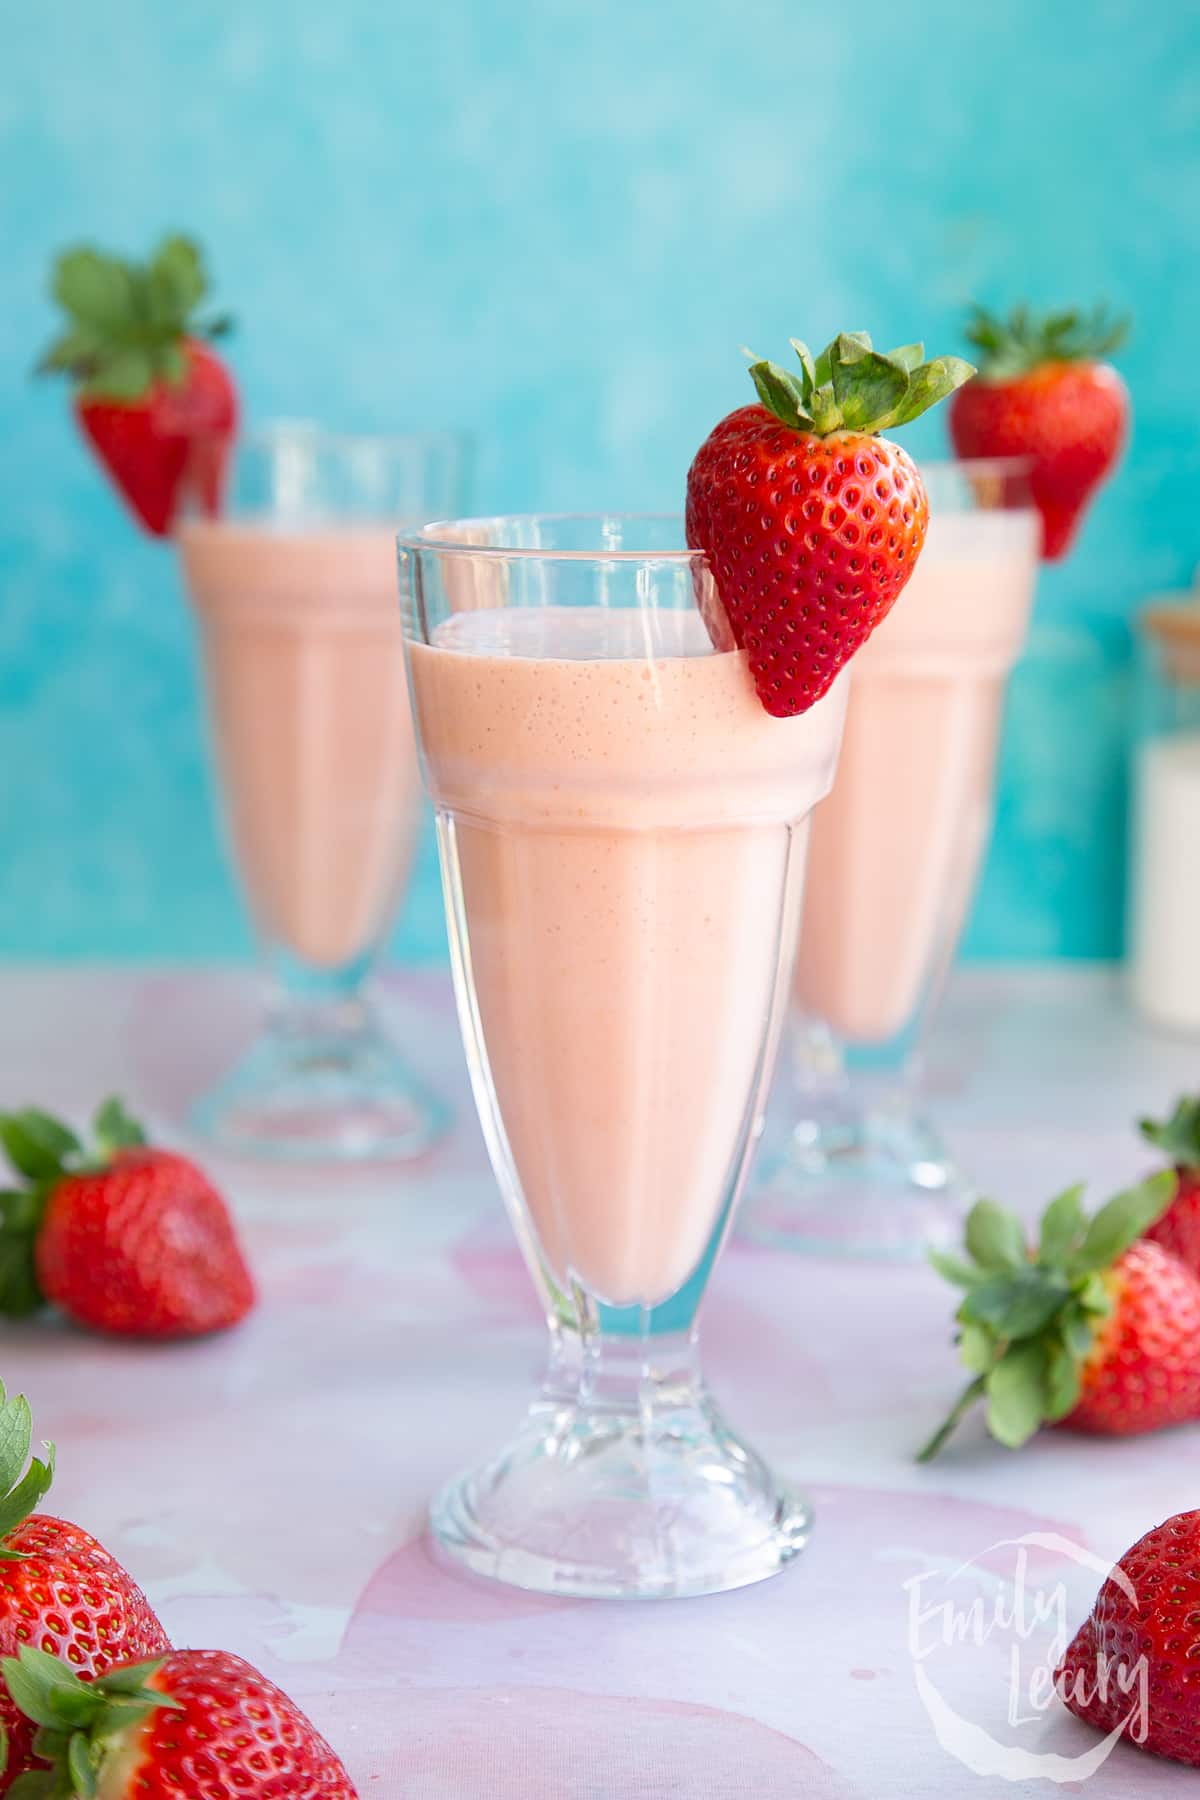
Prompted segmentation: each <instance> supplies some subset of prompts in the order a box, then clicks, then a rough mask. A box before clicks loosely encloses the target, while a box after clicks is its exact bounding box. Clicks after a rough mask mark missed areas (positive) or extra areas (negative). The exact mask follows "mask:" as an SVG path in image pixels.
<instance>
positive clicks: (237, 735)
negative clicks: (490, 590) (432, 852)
mask: <svg viewBox="0 0 1200 1800" xmlns="http://www.w3.org/2000/svg"><path fill="white" fill-rule="evenodd" d="M462 450H463V446H462V445H461V443H460V442H459V441H458V439H457V438H455V437H454V436H453V435H446V434H439V433H435V434H432V435H428V436H425V435H422V436H409V437H354V436H350V437H346V436H339V435H334V434H331V433H328V432H324V431H321V430H319V429H317V428H316V427H314V426H311V425H303V424H298V425H290V424H282V425H277V426H274V427H272V428H270V429H268V430H266V431H264V432H261V433H258V434H254V435H251V436H249V437H246V438H244V439H241V440H240V441H239V442H238V444H237V445H236V447H235V453H234V455H233V458H232V460H231V463H230V467H229V473H228V481H227V484H226V491H225V493H224V494H223V495H222V496H221V505H220V509H219V516H217V517H213V516H212V512H213V508H212V500H213V496H212V494H211V491H210V490H209V488H208V487H207V485H205V484H203V483H202V484H201V487H200V489H199V492H198V493H197V494H195V495H193V496H191V499H192V505H191V508H190V512H189V513H185V516H184V519H183V521H182V522H181V524H180V525H179V526H178V529H177V543H178V548H179V555H180V561H181V564H182V570H183V576H184V580H185V583H186V586H187V589H188V594H189V596H190V599H191V602H192V606H193V608H194V610H195V613H196V618H197V621H198V623H199V627H200V641H201V646H202V649H203V655H204V671H205V677H206V686H207V689H208V702H209V721H210V728H211V738H212V744H213V752H214V756H215V758H216V764H217V776H218V786H219V788H220V791H221V796H222V800H223V803H224V804H223V811H224V815H225V821H226V826H227V830H228V835H229V839H230V845H231V849H232V851H233V860H234V863H235V866H236V869H237V874H238V877H239V879H240V882H241V885H242V888H243V891H244V893H245V896H246V901H247V905H248V907H249V910H250V913H251V916H252V918H253V922H254V927H255V935H256V936H257V938H258V941H259V944H260V947H261V949H262V951H263V953H264V960H265V961H266V962H267V964H268V966H269V968H270V972H271V977H272V981H271V989H270V997H269V1003H268V1007H267V1010H266V1014H265V1018H264V1029H263V1030H262V1032H261V1034H260V1035H259V1037H258V1038H257V1039H256V1040H255V1041H254V1042H253V1043H252V1044H251V1045H250V1047H249V1048H248V1049H247V1050H246V1051H245V1053H244V1054H243V1055H242V1057H241V1059H240V1060H239V1061H238V1062H237V1063H236V1064H235V1065H234V1066H233V1067H232V1068H231V1069H230V1071H229V1072H228V1074H226V1075H225V1076H224V1078H223V1079H222V1080H221V1081H220V1083H219V1084H218V1085H217V1086H216V1087H215V1088H214V1089H212V1090H211V1092H209V1093H208V1094H206V1095H204V1096H203V1097H202V1098H201V1099H200V1100H199V1101H197V1103H196V1105H195V1107H194V1110H193V1120H194V1123H195V1125H196V1127H197V1129H198V1130H199V1131H200V1132H201V1133H202V1134H203V1135H204V1136H206V1137H210V1138H214V1139H216V1140H217V1141H218V1142H219V1143H221V1144H222V1145H223V1146H225V1147H226V1148H228V1149H231V1150H235V1151H238V1152H240V1153H242V1154H252V1155H262V1156H286V1157H295V1158H303V1159H312V1160H316V1159H326V1158H335V1159H338V1160H362V1159H370V1158H375V1157H383V1156H386V1157H404V1156H411V1155H414V1154H417V1153H419V1152H420V1151H422V1150H423V1149H424V1148H425V1147H426V1146H427V1145H428V1144H429V1142H430V1140H431V1138H432V1137H433V1136H434V1135H435V1134H436V1132H437V1131H438V1130H440V1128H441V1126H442V1124H443V1123H444V1120H445V1116H446V1115H445V1109H444V1108H443V1107H442V1105H441V1103H440V1102H439V1101H438V1100H437V1098H436V1097H435V1096H433V1095H431V1094H429V1093H427V1092H426V1091H425V1088H424V1085H423V1083H422V1082H421V1080H420V1079H419V1077H418V1076H416V1075H414V1073H413V1072H412V1071H411V1070H410V1069H409V1068H408V1066H407V1064H406V1063H405V1061H404V1059H403V1057H402V1056H401V1055H400V1054H399V1052H398V1050H397V1048H396V1046H395V1045H394V1044H393V1043H392V1041H391V1037H390V1034H389V1033H388V1031H387V1030H386V1029H385V1027H384V1025H383V1024H382V1022H381V1021H380V1019H379V1018H378V1016H377V1014H376V1012H375V1008H374V1006H373V1004H372V1002H371V998H370V993H369V989H368V985H367V978H368V977H369V975H370V972H371V968H372V965H373V962H374V958H375V956H376V955H377V953H378V952H379V950H380V948H381V947H382V945H383V943H384V940H385V939H386V937H387V933H388V930H389V927H390V926H391V923H392V920H393V918H394V917H395V913H396V909H397V906H398V904H399V901H400V897H401V894H402V891H403V888H404V883H405V878H406V876H407V873H408V868H409V863H410V861H411V857H412V851H413V842H414V837H415V833H416V828H417V825H418V822H419V819H420V792H419V785H420V777H419V770H418V767H417V758H416V750H415V747H414V744H413V731H412V712H411V708H410V706H409V701H408V688H407V683H406V679H405V672H404V632H403V626H402V623H401V616H400V594H399V592H398V590H397V582H396V528H397V522H398V521H400V520H403V519H411V518H413V517H428V516H430V514H431V513H432V512H433V511H434V510H435V509H437V508H439V507H441V506H443V505H445V504H450V505H453V504H454V502H455V499H456V497H457V494H458V490H459V482H460V476H461V468H462ZM211 466H212V465H211V459H210V458H208V457H207V456H203V457H201V459H200V464H199V467H200V471H201V474H202V475H203V474H204V472H205V471H206V470H210V469H211Z"/></svg>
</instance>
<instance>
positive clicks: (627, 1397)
mask: <svg viewBox="0 0 1200 1800" xmlns="http://www.w3.org/2000/svg"><path fill="white" fill-rule="evenodd" d="M644 1316H645V1318H646V1320H647V1322H648V1321H649V1318H650V1314H649V1313H647V1314H645V1315H644ZM703 1394H704V1379H703V1376H702V1375H701V1372H700V1346H699V1340H698V1335H697V1332H696V1329H695V1327H694V1326H693V1327H692V1329H691V1330H690V1331H679V1332H660V1333H655V1334H653V1335H652V1334H651V1332H650V1330H649V1326H648V1323H647V1330H646V1331H645V1332H644V1333H643V1334H642V1335H640V1336H637V1337H634V1336H612V1335H610V1334H608V1333H607V1332H604V1331H601V1330H599V1329H595V1328H593V1329H588V1325H587V1322H586V1321H585V1326H584V1329H583V1330H580V1329H579V1328H578V1327H577V1326H576V1325H567V1324H565V1323H564V1322H563V1321H561V1320H557V1319H556V1320H555V1321H554V1322H553V1323H552V1324H551V1326H550V1357H549V1363H548V1366H547V1370H546V1377H545V1380H544V1382H543V1384H542V1398H543V1400H544V1401H546V1402H548V1403H549V1404H550V1405H551V1406H553V1407H554V1408H556V1409H557V1408H560V1407H564V1406H565V1407H570V1408H572V1409H574V1410H578V1411H579V1412H582V1413H586V1414H588V1415H589V1417H590V1418H591V1419H593V1420H596V1421H598V1420H602V1419H603V1418H604V1417H605V1416H608V1417H611V1419H612V1421H613V1427H614V1429H620V1428H625V1429H628V1427H629V1424H630V1422H631V1421H633V1420H636V1421H637V1422H638V1425H639V1428H640V1430H641V1433H642V1435H643V1436H644V1438H645V1439H646V1441H647V1442H649V1441H651V1440H652V1439H654V1438H656V1437H659V1436H661V1435H663V1434H664V1433H665V1432H667V1431H668V1430H669V1429H670V1423H671V1420H672V1418H673V1417H675V1416H677V1415H678V1413H679V1412H680V1411H681V1410H682V1409H684V1408H686V1409H687V1410H689V1411H691V1410H694V1408H695V1407H696V1405H697V1403H698V1402H700V1401H701V1400H702V1398H703Z"/></svg>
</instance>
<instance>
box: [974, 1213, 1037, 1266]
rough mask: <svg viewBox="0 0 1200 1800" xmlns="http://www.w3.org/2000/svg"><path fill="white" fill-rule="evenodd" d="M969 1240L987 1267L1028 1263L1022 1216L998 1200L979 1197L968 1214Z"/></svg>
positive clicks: (976, 1255) (981, 1261) (1024, 1264)
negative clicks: (1007, 1210) (999, 1204)
mask: <svg viewBox="0 0 1200 1800" xmlns="http://www.w3.org/2000/svg"><path fill="white" fill-rule="evenodd" d="M966 1243H967V1250H968V1252H969V1254H970V1255H971V1256H973V1257H974V1258H975V1261H976V1262H977V1263H978V1264H979V1265H980V1267H981V1268H984V1269H1023V1268H1025V1267H1026V1265H1027V1263H1028V1257H1027V1256H1026V1254H1025V1233H1024V1231H1023V1230H1022V1227H1021V1222H1020V1220H1019V1219H1018V1218H1017V1217H1016V1215H1015V1214H1013V1213H1010V1212H1005V1210H1004V1208H1003V1207H1002V1206H997V1205H996V1202H995V1201H994V1200H977V1201H976V1202H975V1204H974V1206H973V1207H972V1208H971V1210H970V1212H969V1213H968V1214H967V1237H966Z"/></svg>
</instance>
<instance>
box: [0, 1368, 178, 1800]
mask: <svg viewBox="0 0 1200 1800" xmlns="http://www.w3.org/2000/svg"><path fill="white" fill-rule="evenodd" d="M31 1444H32V1422H31V1420H30V1415H29V1404H28V1402H27V1401H26V1400H25V1399H24V1398H23V1396H20V1395H18V1396H16V1397H15V1398H13V1399H11V1400H10V1399H9V1398H8V1397H7V1396H6V1394H5V1392H4V1387H3V1384H0V1656H16V1655H17V1654H18V1652H19V1651H20V1650H21V1648H22V1646H24V1645H26V1644H28V1645H31V1646H32V1647H33V1648H34V1649H37V1650H42V1651H45V1652H46V1653H47V1654H48V1655H50V1656H53V1657H55V1658H57V1660H58V1661H59V1662H60V1663H62V1664H65V1665H67V1666H69V1667H70V1668H72V1669H74V1670H75V1672H76V1674H78V1675H79V1676H80V1677H81V1678H82V1679H83V1680H84V1681H91V1680H92V1679H93V1678H94V1677H95V1676H97V1675H103V1674H104V1672H105V1671H106V1670H107V1669H110V1668H112V1667H113V1666H114V1664H116V1663H124V1662H132V1661H137V1660H139V1659H141V1658H142V1657H146V1656H158V1655H161V1654H162V1652H163V1651H165V1650H168V1649H169V1648H170V1645H169V1644H168V1642H167V1636H166V1633H165V1632H164V1631H163V1628H162V1626H161V1625H160V1624H159V1622H158V1620H157V1619H156V1618H155V1616H154V1614H153V1612H152V1611H151V1610H150V1606H149V1604H148V1602H147V1600H146V1597H145V1595H144V1594H143V1593H142V1591H141V1589H140V1588H139V1587H138V1586H137V1585H136V1583H135V1582H133V1581H131V1580H130V1578H129V1576H128V1575H127V1574H126V1573H125V1571H124V1569H123V1568H122V1567H121V1565H120V1563H118V1562H116V1561H115V1560H114V1559H113V1558H112V1557H111V1556H110V1555H109V1554H108V1552H107V1550H105V1549H103V1548H102V1547H101V1546H100V1545H99V1544H98V1543H97V1542H96V1540H95V1538H93V1537H89V1536H88V1534H87V1532H86V1531H80V1530H79V1528H78V1526H75V1525H68V1524H67V1523H66V1521H65V1520H63V1519H54V1518H50V1517H48V1516H46V1515H44V1514H38V1513H31V1508H32V1507H34V1506H36V1505H37V1503H38V1502H39V1500H41V1499H42V1498H43V1496H44V1495H45V1493H46V1490H47V1489H48V1487H49V1486H50V1480H51V1473H52V1468H53V1451H52V1450H50V1449H49V1448H48V1450H47V1456H46V1459H45V1461H42V1460H40V1459H39V1458H37V1457H34V1458H33V1459H32V1461H30V1463H29V1468H28V1469H26V1468H25V1464H26V1462H27V1461H29V1452H30V1448H31ZM0 1732H2V1733H3V1734H4V1737H3V1739H0V1741H6V1742H7V1746H8V1756H7V1759H6V1760H5V1761H4V1762H3V1766H2V1767H0V1794H6V1793H7V1792H8V1790H9V1788H10V1786H11V1785H12V1783H13V1782H14V1781H15V1780H16V1779H17V1777H18V1776H19V1775H22V1774H24V1773H25V1771H26V1770H29V1769H34V1768H39V1767H42V1766H44V1765H42V1764H41V1763H40V1761H39V1759H38V1758H37V1757H35V1756H34V1754H33V1738H34V1726H33V1725H32V1724H31V1723H30V1721H29V1720H28V1719H27V1718H26V1717H25V1716H24V1714H22V1713H21V1712H20V1711H18V1709H17V1707H16V1705H15V1703H14V1701H13V1700H12V1697H11V1696H10V1694H9V1691H8V1688H7V1686H6V1684H5V1683H4V1681H3V1679H0Z"/></svg>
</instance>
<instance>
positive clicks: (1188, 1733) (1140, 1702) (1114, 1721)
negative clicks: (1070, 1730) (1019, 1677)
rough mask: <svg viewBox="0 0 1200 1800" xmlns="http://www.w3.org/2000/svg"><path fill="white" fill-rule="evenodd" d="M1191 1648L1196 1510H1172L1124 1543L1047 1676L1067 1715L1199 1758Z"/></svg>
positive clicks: (1175, 1754) (1189, 1759)
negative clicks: (1168, 1516)
mask: <svg viewBox="0 0 1200 1800" xmlns="http://www.w3.org/2000/svg"><path fill="white" fill-rule="evenodd" d="M1198 1658H1200V1511H1198V1512H1183V1513H1176V1514H1175V1516H1174V1518H1171V1519H1167V1520H1166V1521H1165V1523H1164V1524H1162V1525H1156V1526H1155V1528H1154V1530H1153V1531H1148V1532H1147V1533H1146V1535H1145V1537H1143V1538H1139V1539H1138V1541H1137V1543H1136V1544H1135V1545H1134V1546H1133V1548H1132V1550H1127V1551H1126V1552H1125V1554H1124V1556H1123V1557H1122V1558H1121V1560H1120V1562H1119V1563H1118V1564H1117V1565H1116V1567H1115V1568H1114V1570H1113V1572H1112V1574H1111V1575H1110V1576H1109V1577H1108V1579H1107V1580H1106V1581H1105V1583H1104V1586H1103V1587H1102V1588H1101V1589H1100V1592H1099V1594H1098V1595H1097V1596H1096V1604H1095V1605H1094V1606H1093V1608H1092V1610H1091V1614H1090V1616H1089V1617H1088V1618H1087V1619H1086V1620H1085V1621H1084V1623H1083V1625H1081V1626H1080V1628H1079V1630H1078V1632H1077V1633H1076V1634H1075V1637H1074V1639H1073V1640H1072V1642H1071V1644H1070V1646H1069V1648H1068V1650H1067V1653H1066V1655H1065V1656H1064V1657H1063V1660H1062V1662H1061V1664H1060V1665H1059V1668H1058V1671H1057V1673H1056V1675H1055V1678H1054V1681H1055V1686H1056V1688H1057V1689H1058V1693H1059V1696H1060V1698H1061V1699H1062V1701H1063V1703H1064V1705H1066V1706H1067V1707H1069V1708H1070V1710H1071V1711H1072V1712H1073V1713H1074V1714H1075V1715H1076V1717H1077V1718H1080V1719H1084V1720H1085V1721H1086V1722H1087V1723H1088V1724H1089V1725H1095V1726H1098V1727H1099V1729H1100V1730H1101V1731H1103V1732H1105V1733H1108V1732H1110V1731H1117V1730H1118V1729H1122V1728H1123V1730H1124V1733H1125V1735H1126V1736H1127V1737H1128V1739H1129V1741H1130V1742H1131V1743H1133V1744H1136V1745H1138V1746H1139V1748H1141V1749H1143V1750H1149V1751H1150V1752H1151V1753H1152V1754H1153V1755H1155V1756H1169V1757H1171V1758H1172V1759H1173V1761H1175V1762H1182V1763H1190V1764H1191V1765H1192V1766H1193V1767H1194V1768H1200V1708H1198V1707H1197V1705H1196V1663H1197V1659H1198ZM1133 1791H1134V1790H1133V1788H1132V1787H1130V1788H1129V1792H1130V1793H1132V1792H1133Z"/></svg>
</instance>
